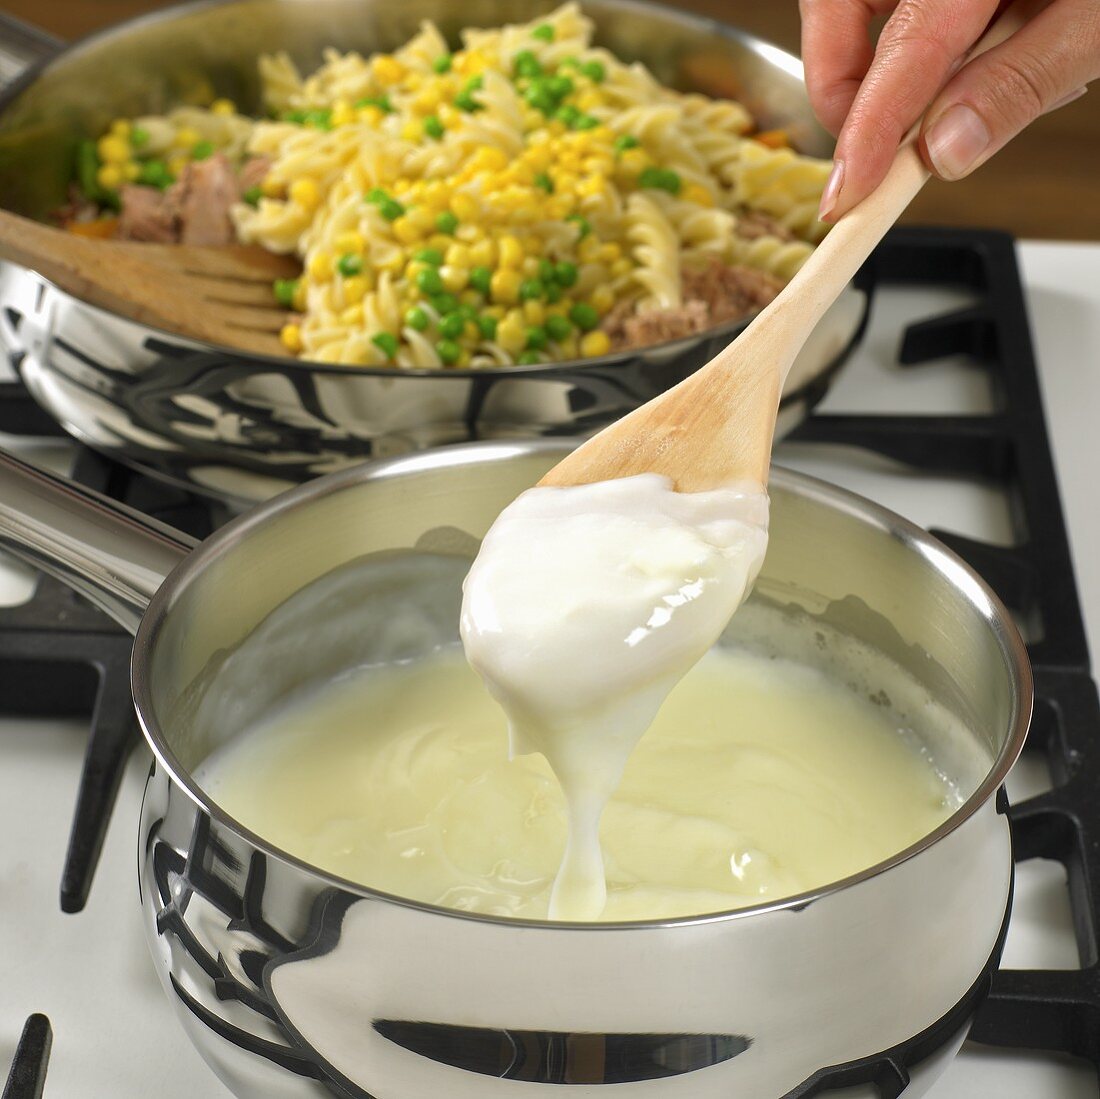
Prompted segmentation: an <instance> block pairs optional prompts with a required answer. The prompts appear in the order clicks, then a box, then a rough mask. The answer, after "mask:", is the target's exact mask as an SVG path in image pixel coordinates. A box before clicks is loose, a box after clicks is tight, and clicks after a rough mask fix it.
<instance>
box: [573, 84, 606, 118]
mask: <svg viewBox="0 0 1100 1099" xmlns="http://www.w3.org/2000/svg"><path fill="white" fill-rule="evenodd" d="M576 103H577V107H578V108H579V109H580V110H582V111H584V112H585V113H587V112H589V111H594V110H595V109H596V108H597V107H602V106H603V105H604V97H603V96H602V95H601V94H600V93H599V92H598V91H596V89H595V88H589V89H588V90H587V91H584V92H581V94H580V95H578V96H577V99H576Z"/></svg>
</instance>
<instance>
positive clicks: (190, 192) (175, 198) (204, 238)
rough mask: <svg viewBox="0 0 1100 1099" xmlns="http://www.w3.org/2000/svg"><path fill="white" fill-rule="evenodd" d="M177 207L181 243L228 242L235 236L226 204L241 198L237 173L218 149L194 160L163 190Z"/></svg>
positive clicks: (231, 203)
mask: <svg viewBox="0 0 1100 1099" xmlns="http://www.w3.org/2000/svg"><path fill="white" fill-rule="evenodd" d="M165 197H166V199H167V200H168V201H169V202H170V203H174V204H175V205H176V208H177V209H178V210H179V215H178V217H179V240H180V243H181V244H231V243H232V242H233V241H234V240H236V233H235V232H234V230H233V222H232V221H231V220H230V218H229V207H230V206H232V205H233V203H235V202H239V201H240V197H241V191H240V186H239V184H238V181H237V173H236V172H234V171H233V166H232V165H231V164H230V163H229V161H228V160H227V159H226V158H225V156H224V155H223V154H221V153H217V154H216V155H214V156H211V157H207V158H206V159H205V160H194V161H192V162H191V163H190V164H188V165H187V167H186V168H184V170H183V171H182V173H180V177H179V179H177V180H176V182H175V183H173V184H172V186H171V187H169V188H168V190H167V191H166V192H165Z"/></svg>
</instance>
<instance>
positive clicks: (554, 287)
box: [546, 282, 562, 305]
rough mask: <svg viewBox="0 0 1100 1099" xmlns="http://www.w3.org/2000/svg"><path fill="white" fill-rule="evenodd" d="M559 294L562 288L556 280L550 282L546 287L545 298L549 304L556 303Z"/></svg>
mask: <svg viewBox="0 0 1100 1099" xmlns="http://www.w3.org/2000/svg"><path fill="white" fill-rule="evenodd" d="M561 296H562V288H561V287H560V286H559V285H558V284H557V283H556V282H552V283H550V285H549V286H548V287H547V288H546V300H547V301H548V302H549V303H550V304H551V305H557V304H558V302H559V301H561Z"/></svg>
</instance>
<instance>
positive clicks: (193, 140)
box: [172, 126, 202, 149]
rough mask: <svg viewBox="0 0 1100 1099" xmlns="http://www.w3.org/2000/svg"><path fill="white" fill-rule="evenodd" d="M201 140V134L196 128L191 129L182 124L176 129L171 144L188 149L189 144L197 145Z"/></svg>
mask: <svg viewBox="0 0 1100 1099" xmlns="http://www.w3.org/2000/svg"><path fill="white" fill-rule="evenodd" d="M200 141H202V134H200V133H199V131H198V130H193V129H192V128H191V127H190V126H182V127H180V129H178V130H177V131H176V135H175V137H173V138H172V144H173V145H175V146H176V148H178V149H190V148H191V146H193V145H197V144H198V143H199V142H200Z"/></svg>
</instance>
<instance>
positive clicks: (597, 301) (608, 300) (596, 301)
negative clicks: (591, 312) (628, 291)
mask: <svg viewBox="0 0 1100 1099" xmlns="http://www.w3.org/2000/svg"><path fill="white" fill-rule="evenodd" d="M588 304H589V305H591V306H592V308H593V309H595V310H596V312H597V313H599V314H600V315H601V316H603V315H604V314H605V313H608V312H610V311H611V307H612V306H613V305H614V304H615V292H614V291H613V290H612V289H611V287H610V286H597V287H596V289H595V290H593V291H592V294H591V296H590V297H589V299H588Z"/></svg>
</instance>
